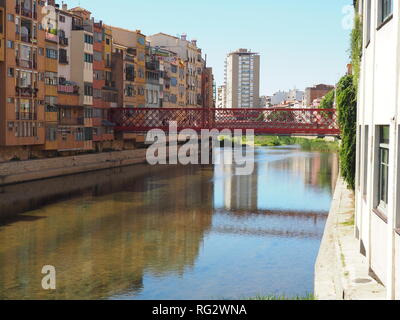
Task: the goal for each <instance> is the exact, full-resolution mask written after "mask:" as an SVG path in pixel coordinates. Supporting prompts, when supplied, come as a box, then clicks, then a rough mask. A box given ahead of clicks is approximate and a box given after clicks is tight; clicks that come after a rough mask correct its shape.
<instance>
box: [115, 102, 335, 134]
mask: <svg viewBox="0 0 400 320" xmlns="http://www.w3.org/2000/svg"><path fill="white" fill-rule="evenodd" d="M110 111H111V113H110V121H112V122H113V123H115V125H116V126H115V130H116V131H122V132H136V133H140V132H147V131H149V130H152V129H161V130H164V131H165V132H167V131H168V126H169V122H171V121H175V122H177V126H178V130H179V131H181V130H183V129H193V130H195V131H200V130H202V129H217V130H224V129H230V130H235V129H241V130H247V129H251V130H254V131H255V133H256V134H277V135H279V134H282V135H287V134H308V135H333V136H337V135H339V126H338V123H337V121H336V110H335V109H305V108H303V109H300V108H297V109H295V108H290V109H283V108H258V109H248V108H241V109H202V108H115V109H111V110H110Z"/></svg>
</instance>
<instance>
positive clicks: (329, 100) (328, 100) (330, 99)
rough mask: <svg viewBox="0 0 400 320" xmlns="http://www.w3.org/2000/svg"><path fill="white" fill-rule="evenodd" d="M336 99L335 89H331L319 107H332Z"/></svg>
mask: <svg viewBox="0 0 400 320" xmlns="http://www.w3.org/2000/svg"><path fill="white" fill-rule="evenodd" d="M334 101H335V90H331V91H329V92H328V93H327V94H326V95H325V97H323V99H322V100H321V104H320V106H319V107H320V108H321V109H332V108H333V104H334Z"/></svg>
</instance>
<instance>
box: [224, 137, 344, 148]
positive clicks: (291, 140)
mask: <svg viewBox="0 0 400 320" xmlns="http://www.w3.org/2000/svg"><path fill="white" fill-rule="evenodd" d="M225 139H230V138H228V137H222V138H221V140H222V141H223V140H225ZM231 140H232V141H234V142H235V143H238V144H242V145H245V144H249V145H252V146H256V147H278V146H288V145H299V146H300V147H301V148H302V149H303V150H305V151H320V152H338V151H339V143H338V142H336V141H328V140H326V139H324V138H305V137H288V136H255V137H254V143H253V142H251V143H250V142H249V141H248V140H247V139H246V137H243V138H242V141H238V140H237V138H233V139H231Z"/></svg>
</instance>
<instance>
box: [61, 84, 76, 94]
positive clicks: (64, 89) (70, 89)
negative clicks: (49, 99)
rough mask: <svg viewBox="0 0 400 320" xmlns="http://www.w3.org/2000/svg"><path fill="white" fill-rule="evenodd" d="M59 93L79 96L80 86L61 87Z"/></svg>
mask: <svg viewBox="0 0 400 320" xmlns="http://www.w3.org/2000/svg"><path fill="white" fill-rule="evenodd" d="M57 91H58V92H59V93H70V94H79V86H76V85H59V86H58V88H57Z"/></svg>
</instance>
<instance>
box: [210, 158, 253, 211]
mask: <svg viewBox="0 0 400 320" xmlns="http://www.w3.org/2000/svg"><path fill="white" fill-rule="evenodd" d="M215 172H216V175H219V176H220V177H221V175H222V179H223V182H222V184H221V186H220V187H221V188H222V194H221V196H222V198H223V205H224V207H225V208H226V209H232V210H237V209H251V210H253V209H256V208H257V180H258V178H257V177H258V175H257V166H255V168H254V172H253V174H251V175H243V176H239V175H236V174H235V165H218V166H216V168H215Z"/></svg>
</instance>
